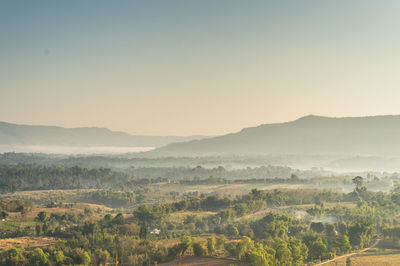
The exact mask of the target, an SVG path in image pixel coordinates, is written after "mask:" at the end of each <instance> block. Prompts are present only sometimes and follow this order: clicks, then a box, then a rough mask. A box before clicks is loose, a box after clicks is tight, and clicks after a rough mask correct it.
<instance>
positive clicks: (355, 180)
mask: <svg viewBox="0 0 400 266" xmlns="http://www.w3.org/2000/svg"><path fill="white" fill-rule="evenodd" d="M352 181H353V183H354V184H355V185H356V187H355V189H354V190H355V191H356V192H363V191H366V190H367V188H366V187H365V186H363V181H364V178H363V177H361V176H356V177H354V178H353V179H352Z"/></svg>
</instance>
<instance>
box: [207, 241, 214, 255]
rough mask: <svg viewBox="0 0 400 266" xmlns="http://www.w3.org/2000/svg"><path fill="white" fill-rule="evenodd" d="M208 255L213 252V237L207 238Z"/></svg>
mask: <svg viewBox="0 0 400 266" xmlns="http://www.w3.org/2000/svg"><path fill="white" fill-rule="evenodd" d="M207 249H208V254H210V255H212V254H213V253H214V252H215V239H214V237H209V238H207Z"/></svg>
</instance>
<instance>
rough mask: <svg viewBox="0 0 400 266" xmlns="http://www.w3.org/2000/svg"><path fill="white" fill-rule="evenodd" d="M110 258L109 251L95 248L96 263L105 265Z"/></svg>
mask: <svg viewBox="0 0 400 266" xmlns="http://www.w3.org/2000/svg"><path fill="white" fill-rule="evenodd" d="M110 259H111V256H110V253H108V251H107V250H102V249H96V251H95V252H94V263H95V264H96V265H106V264H107V262H109V261H110Z"/></svg>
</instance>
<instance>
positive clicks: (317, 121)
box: [150, 115, 400, 156]
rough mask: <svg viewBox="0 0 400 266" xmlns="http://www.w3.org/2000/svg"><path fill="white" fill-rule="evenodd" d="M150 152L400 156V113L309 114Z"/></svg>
mask: <svg viewBox="0 0 400 266" xmlns="http://www.w3.org/2000/svg"><path fill="white" fill-rule="evenodd" d="M150 153H153V154H160V155H161V154H162V155H210V154H214V155H216V154H219V155H223V154H237V155H246V154H318V155H322V154H344V155H390V156H393V155H396V156H398V155H400V115H390V116H389V115H388V116H371V117H345V118H331V117H322V116H313V115H310V116H306V117H302V118H300V119H297V120H295V121H292V122H286V123H276V124H264V125H260V126H257V127H251V128H245V129H243V130H241V131H240V132H237V133H232V134H228V135H224V136H218V137H212V138H206V139H202V140H193V141H189V142H184V143H172V144H169V145H167V146H165V147H161V148H158V149H156V150H154V151H151V152H150Z"/></svg>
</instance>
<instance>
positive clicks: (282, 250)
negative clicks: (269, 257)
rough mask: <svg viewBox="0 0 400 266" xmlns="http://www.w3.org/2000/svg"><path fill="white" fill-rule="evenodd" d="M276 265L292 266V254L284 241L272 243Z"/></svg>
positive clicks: (279, 240)
mask: <svg viewBox="0 0 400 266" xmlns="http://www.w3.org/2000/svg"><path fill="white" fill-rule="evenodd" d="M274 249H275V252H276V253H275V259H276V265H282V266H284V265H292V261H293V259H292V252H291V251H290V249H289V248H288V246H287V244H286V242H285V241H283V240H281V239H278V240H276V241H275V243H274Z"/></svg>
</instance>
